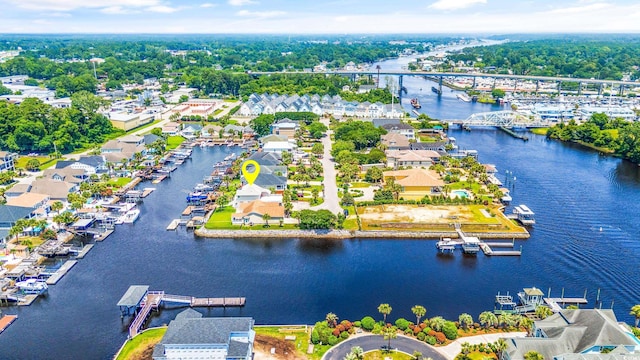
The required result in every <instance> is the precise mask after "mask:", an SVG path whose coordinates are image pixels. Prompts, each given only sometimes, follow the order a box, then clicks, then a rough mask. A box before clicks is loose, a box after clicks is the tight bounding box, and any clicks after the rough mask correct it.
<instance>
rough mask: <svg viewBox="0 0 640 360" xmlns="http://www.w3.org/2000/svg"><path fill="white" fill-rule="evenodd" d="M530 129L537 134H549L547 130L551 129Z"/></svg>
mask: <svg viewBox="0 0 640 360" xmlns="http://www.w3.org/2000/svg"><path fill="white" fill-rule="evenodd" d="M529 131H530V132H532V133H534V134H536V135H547V131H549V128H534V129H529Z"/></svg>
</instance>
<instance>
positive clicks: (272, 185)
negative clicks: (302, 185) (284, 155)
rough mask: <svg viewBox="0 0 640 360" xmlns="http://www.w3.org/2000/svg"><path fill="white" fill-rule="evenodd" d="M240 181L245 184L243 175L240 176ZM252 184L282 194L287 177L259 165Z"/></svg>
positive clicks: (285, 187) (285, 186)
mask: <svg viewBox="0 0 640 360" xmlns="http://www.w3.org/2000/svg"><path fill="white" fill-rule="evenodd" d="M241 181H242V184H243V185H245V184H247V180H246V179H245V178H244V176H242V177H241ZM254 184H255V185H258V186H260V187H261V188H263V189H269V190H270V191H271V192H275V193H278V194H282V192H283V191H284V190H286V189H287V177H286V176H281V175H275V174H273V173H272V171H271V170H270V169H264V168H263V167H260V174H258V177H257V178H256V180H255V181H254Z"/></svg>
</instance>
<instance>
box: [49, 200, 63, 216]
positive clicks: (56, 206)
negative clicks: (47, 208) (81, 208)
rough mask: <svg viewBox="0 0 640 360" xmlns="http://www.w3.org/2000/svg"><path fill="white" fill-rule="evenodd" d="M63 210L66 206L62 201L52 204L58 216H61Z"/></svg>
mask: <svg viewBox="0 0 640 360" xmlns="http://www.w3.org/2000/svg"><path fill="white" fill-rule="evenodd" d="M62 208H64V204H63V203H62V201H56V202H54V203H53V204H51V210H52V211H55V212H56V213H58V214H60V210H62Z"/></svg>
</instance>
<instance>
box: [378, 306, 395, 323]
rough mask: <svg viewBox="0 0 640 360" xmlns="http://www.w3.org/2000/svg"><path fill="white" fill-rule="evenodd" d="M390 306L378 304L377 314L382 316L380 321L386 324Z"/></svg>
mask: <svg viewBox="0 0 640 360" xmlns="http://www.w3.org/2000/svg"><path fill="white" fill-rule="evenodd" d="M391 310H392V308H391V305H389V304H380V305H379V306H378V312H379V313H380V314H382V321H383V322H384V323H385V324H386V322H387V315H389V314H391Z"/></svg>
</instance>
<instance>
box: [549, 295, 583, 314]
mask: <svg viewBox="0 0 640 360" xmlns="http://www.w3.org/2000/svg"><path fill="white" fill-rule="evenodd" d="M544 302H545V303H546V304H547V305H548V306H549V308H551V311H553V312H559V311H560V310H562V306H560V304H562V305H565V304H569V305H580V304H587V303H588V301H587V299H585V298H576V297H571V298H566V297H561V298H549V297H546V298H544Z"/></svg>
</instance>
